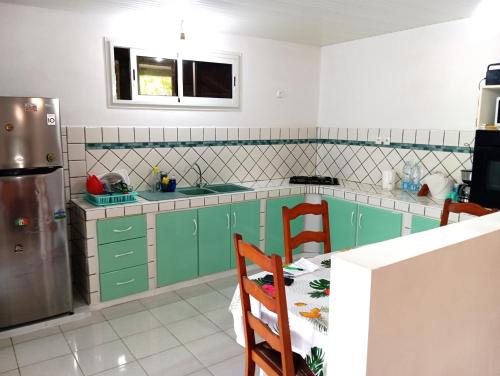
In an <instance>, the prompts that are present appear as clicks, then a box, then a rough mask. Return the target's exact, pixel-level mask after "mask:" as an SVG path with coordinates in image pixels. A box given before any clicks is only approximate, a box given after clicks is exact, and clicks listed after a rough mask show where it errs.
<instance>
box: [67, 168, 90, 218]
mask: <svg viewBox="0 0 500 376" xmlns="http://www.w3.org/2000/svg"><path fill="white" fill-rule="evenodd" d="M86 181H87V179H86V178H85V177H78V178H70V179H69V185H70V189H71V194H72V195H74V194H79V193H84V192H85V182H86ZM87 218H88V217H87Z"/></svg>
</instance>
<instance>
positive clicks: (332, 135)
mask: <svg viewBox="0 0 500 376" xmlns="http://www.w3.org/2000/svg"><path fill="white" fill-rule="evenodd" d="M328 137H329V139H330V140H338V137H339V129H338V128H330V131H329V132H328Z"/></svg>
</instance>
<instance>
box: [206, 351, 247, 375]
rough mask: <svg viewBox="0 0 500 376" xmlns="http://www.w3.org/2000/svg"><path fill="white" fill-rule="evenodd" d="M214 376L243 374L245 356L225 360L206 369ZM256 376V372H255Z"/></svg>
mask: <svg viewBox="0 0 500 376" xmlns="http://www.w3.org/2000/svg"><path fill="white" fill-rule="evenodd" d="M208 369H209V370H210V372H211V373H212V374H213V375H214V376H233V375H244V374H245V355H244V354H243V355H240V356H237V357H235V358H231V359H227V360H225V361H223V362H221V363H218V364H215V365H213V366H210V367H208ZM256 374H257V372H256Z"/></svg>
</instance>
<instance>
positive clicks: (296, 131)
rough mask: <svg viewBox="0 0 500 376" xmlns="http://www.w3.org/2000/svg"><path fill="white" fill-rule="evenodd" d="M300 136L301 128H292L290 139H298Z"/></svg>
mask: <svg viewBox="0 0 500 376" xmlns="http://www.w3.org/2000/svg"><path fill="white" fill-rule="evenodd" d="M298 138H299V128H290V139H291V140H297V139H298Z"/></svg>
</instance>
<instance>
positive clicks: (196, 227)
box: [193, 219, 198, 236]
mask: <svg viewBox="0 0 500 376" xmlns="http://www.w3.org/2000/svg"><path fill="white" fill-rule="evenodd" d="M193 223H194V232H193V236H196V234H197V233H198V222H196V219H193Z"/></svg>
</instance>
